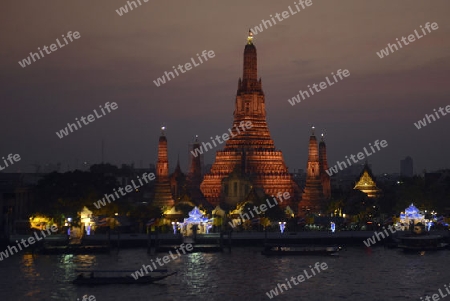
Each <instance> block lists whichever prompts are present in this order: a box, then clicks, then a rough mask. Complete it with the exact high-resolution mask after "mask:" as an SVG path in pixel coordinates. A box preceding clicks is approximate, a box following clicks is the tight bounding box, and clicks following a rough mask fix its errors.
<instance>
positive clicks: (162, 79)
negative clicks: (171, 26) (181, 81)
mask: <svg viewBox="0 0 450 301" xmlns="http://www.w3.org/2000/svg"><path fill="white" fill-rule="evenodd" d="M201 56H202V57H203V59H204V60H205V62H206V61H208V57H209V58H210V59H212V58H213V57H215V56H216V55H215V53H214V51H212V50H209V51H208V53H206V50H203V52H202V55H201ZM197 58H198V60H199V61H200V64H196V63H195V60H194V58H191V62H192V64H193V65H194V67H197V66H200V65H201V64H203V60H202V58H201V57H200V55H199V54H198V53H197ZM172 68H173V71H174V72H175V74H176V75H177V76H180V74H179V73H178V71H177V69H178V70H180V72H181V73H186V72H187V71H189V70H191V69H192V65H191V63H186V64H184V68H186V70H183V65H178V67H177V68H175V66H172ZM169 75H171V76H172V78H170V76H169ZM166 78H167V81H170V80H172V79H175V75H174V74H173V72H172V71H169V72H167V71H166V72H164V74H163V76H162V77H158V79H157V80H154V81H153V82H154V83H155V85H156V86H157V87H159V86H161V85H162V84H165V83H166Z"/></svg>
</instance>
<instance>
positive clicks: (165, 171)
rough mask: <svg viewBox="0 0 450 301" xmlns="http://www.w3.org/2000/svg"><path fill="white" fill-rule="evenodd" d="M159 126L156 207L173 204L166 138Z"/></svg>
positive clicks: (154, 203) (154, 199)
mask: <svg viewBox="0 0 450 301" xmlns="http://www.w3.org/2000/svg"><path fill="white" fill-rule="evenodd" d="M164 130H165V127H162V128H161V136H160V137H159V143H158V162H157V163H156V184H155V196H154V198H153V205H155V206H158V207H170V206H173V205H174V204H175V202H174V200H173V197H172V192H171V189H170V182H169V161H168V159H167V138H166V135H165V133H164Z"/></svg>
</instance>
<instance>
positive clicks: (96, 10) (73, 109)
mask: <svg viewBox="0 0 450 301" xmlns="http://www.w3.org/2000/svg"><path fill="white" fill-rule="evenodd" d="M141 3H142V5H141V6H139V7H137V8H134V9H133V10H132V11H129V12H128V13H125V14H123V15H122V16H119V15H118V13H117V12H116V10H118V9H119V8H120V7H121V6H124V5H126V4H127V2H126V1H124V0H108V1H105V0H103V1H59V0H47V1H25V2H23V1H7V2H6V3H4V4H3V9H2V10H1V12H0V16H1V18H0V19H1V26H0V32H1V36H2V47H1V50H0V52H1V55H0V66H1V68H0V77H1V81H0V93H1V94H0V99H1V112H2V114H1V117H2V118H1V119H0V133H1V138H2V142H1V148H0V150H1V152H0V157H2V156H6V155H8V154H10V153H12V154H19V155H20V156H21V158H22V160H21V161H20V162H18V163H16V164H14V165H13V166H10V167H8V168H7V169H5V170H4V172H17V171H34V168H33V167H32V166H31V164H35V163H36V162H38V163H39V164H41V165H44V164H47V163H53V164H56V163H57V162H61V163H62V167H63V169H62V171H65V170H66V169H67V167H68V166H70V169H73V168H74V167H75V164H76V162H78V164H79V165H81V162H83V161H88V162H89V163H91V164H94V163H100V162H101V141H102V140H104V141H105V152H104V154H105V161H106V162H109V163H112V164H116V165H119V164H122V163H126V164H130V163H132V162H134V163H135V167H141V162H142V166H144V167H147V166H148V165H149V164H150V163H156V160H157V146H158V145H157V144H158V137H159V135H160V127H161V126H162V125H165V126H166V127H167V131H166V135H167V139H168V145H169V160H170V162H169V163H170V169H171V170H172V169H173V168H174V167H175V164H176V160H177V155H178V154H179V156H180V161H181V166H182V169H183V170H184V171H186V168H187V162H188V154H189V152H188V143H189V142H192V141H193V138H194V136H195V135H196V134H197V135H199V138H200V140H201V141H210V139H209V137H210V136H216V135H222V134H223V133H226V132H227V131H228V129H229V128H230V127H231V126H232V122H233V111H234V104H235V96H236V90H237V84H238V79H239V77H242V63H243V51H244V47H245V44H246V41H247V34H248V30H249V28H253V27H255V26H257V25H259V24H260V23H261V20H262V19H264V20H269V18H270V15H275V14H276V13H282V12H283V11H288V7H289V6H291V7H292V8H293V9H294V1H293V0H292V1H290V0H289V1H286V0H282V1H280V0H278V1H269V0H258V1H253V0H250V1H249V0H245V1H236V0H233V1H216V0H209V1H205V0H204V1H197V0H195V1H148V2H144V0H141ZM312 3H313V4H312V5H311V6H309V7H306V8H305V9H302V10H301V11H300V12H298V13H297V14H295V15H291V16H290V17H289V18H288V19H285V20H283V21H282V22H278V21H277V24H275V25H273V26H272V27H269V28H268V29H264V31H263V32H261V33H259V34H257V35H255V37H254V41H253V42H254V45H255V46H256V48H257V51H258V77H261V78H262V85H263V90H264V92H265V96H266V110H267V121H268V125H269V129H270V132H271V136H272V138H273V140H274V142H275V146H276V147H277V149H279V150H281V151H283V156H284V159H285V162H286V164H287V165H288V167H289V171H290V172H293V171H294V169H305V168H306V163H307V157H308V140H309V136H310V133H311V130H310V128H311V126H312V125H314V126H316V128H317V130H316V134H317V136H319V135H320V133H321V132H324V133H325V135H326V136H325V138H326V139H325V140H326V143H327V151H328V163H329V165H334V164H335V163H336V160H340V161H343V160H344V158H345V156H349V155H351V154H357V153H358V152H361V151H362V150H363V148H364V147H367V146H368V144H369V143H372V144H373V143H374V141H375V140H377V139H378V140H386V141H387V142H388V146H387V147H386V148H383V149H381V150H380V151H379V152H377V153H375V154H373V155H372V156H370V157H369V163H370V164H371V165H372V167H373V170H374V172H375V174H379V173H382V172H388V173H393V172H399V167H400V163H399V161H400V159H403V158H404V157H406V156H407V155H410V156H411V157H412V158H413V160H414V170H415V172H416V173H420V172H421V171H422V170H423V169H426V170H427V171H433V170H436V169H439V168H450V158H449V156H448V152H449V149H450V139H449V138H448V137H449V136H448V131H449V129H450V116H441V117H440V119H439V120H436V121H435V122H431V123H430V124H428V125H427V126H426V127H423V128H421V129H420V130H419V129H417V128H416V126H415V125H414V123H417V122H418V120H420V119H423V118H424V117H425V114H432V113H433V109H436V110H437V109H439V108H440V107H444V108H445V107H446V106H447V105H450V100H449V95H450V84H449V79H450V76H449V71H450V60H449V53H450V32H449V31H450V23H449V17H448V15H449V12H450V1H448V0H439V1H436V0H434V1H400V0H396V1H392V0H389V1H388V0H384V1H365V0H348V1H323V0H322V1H314V0H313V1H312ZM427 22H430V23H433V22H436V23H437V24H438V26H439V28H438V29H437V30H431V32H430V33H428V34H427V35H425V36H423V37H422V38H420V39H416V40H415V41H414V42H411V43H410V44H409V45H408V46H403V48H401V49H399V50H398V51H395V52H393V53H390V54H389V56H387V57H384V58H382V59H380V58H379V56H378V55H377V54H376V52H379V51H380V50H381V49H384V48H386V47H387V44H388V43H392V44H393V43H396V38H398V39H401V38H402V37H403V36H405V37H407V36H408V35H410V34H413V33H414V30H417V31H418V32H419V33H421V34H422V31H421V29H420V26H421V25H422V26H424V25H425V24H426V23H427ZM69 31H72V32H76V31H78V32H79V33H80V38H79V39H75V40H73V42H70V41H69V43H68V44H67V45H65V46H64V47H63V48H60V49H58V50H56V51H55V52H52V53H50V54H45V56H44V57H43V58H41V59H39V60H36V62H32V63H31V64H30V65H29V66H27V67H25V68H22V67H21V66H20V65H19V64H18V61H22V60H23V59H25V58H27V57H28V56H29V55H30V52H38V49H37V48H38V47H40V48H41V49H42V48H43V46H45V45H47V46H50V45H51V44H53V43H56V42H55V41H56V39H57V38H59V39H60V41H61V42H62V40H61V36H62V35H67V33H68V32H69ZM422 35H423V34H422ZM203 50H207V51H208V50H213V51H214V53H215V57H214V58H211V59H209V60H208V61H207V62H204V63H203V64H201V65H200V66H197V67H194V68H192V70H190V71H187V72H186V73H184V74H180V76H178V77H176V78H175V79H172V80H171V81H169V82H167V83H166V84H164V85H161V86H160V87H157V86H156V85H155V84H154V83H153V81H154V80H156V79H157V78H158V77H161V76H162V75H163V74H164V72H165V71H173V69H172V66H178V65H179V64H182V65H184V64H185V63H188V62H190V61H191V58H194V59H196V58H197V55H196V54H197V53H201V52H202V51H203ZM338 69H342V70H344V69H348V70H349V72H350V76H349V77H347V78H345V79H344V80H341V81H339V82H338V83H336V84H335V85H333V86H331V87H328V88H327V89H325V90H323V91H321V92H319V93H316V94H315V95H313V96H311V97H309V98H307V99H305V100H303V101H302V102H301V103H298V104H296V105H294V106H291V105H290V104H289V103H288V99H290V98H292V97H294V96H295V95H297V93H299V90H306V89H307V86H308V85H313V84H314V83H316V84H319V83H320V82H322V81H325V77H327V76H329V77H330V76H331V72H334V73H336V71H337V70H338ZM108 101H109V102H116V103H117V104H118V108H117V110H114V111H112V112H111V113H107V114H106V115H105V116H103V117H102V118H100V119H98V120H95V121H93V122H92V123H90V124H88V125H84V126H83V127H82V128H80V129H78V130H76V131H74V132H73V133H70V134H69V135H68V136H66V137H64V138H62V139H60V138H58V137H57V135H56V132H59V131H60V130H61V129H63V128H65V127H66V126H67V123H74V122H75V118H78V119H80V117H81V116H85V117H86V116H88V115H89V114H92V113H93V110H94V109H97V110H98V108H99V106H100V105H102V106H104V104H105V103H106V102H108ZM222 148H223V145H222V146H220V147H218V148H215V149H214V150H213V151H208V152H207V153H206V155H205V160H204V161H205V163H213V161H214V158H215V151H216V150H220V149H222Z"/></svg>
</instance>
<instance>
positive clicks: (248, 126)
mask: <svg viewBox="0 0 450 301" xmlns="http://www.w3.org/2000/svg"><path fill="white" fill-rule="evenodd" d="M252 126H253V124H252V122H251V121H247V122H245V128H244V121H241V123H240V124H239V127H240V128H241V129H242V133H244V132H245V129H247V130H248V129H251V128H252ZM234 128H235V129H236V135H233V131H232V130H231V129H228V132H229V133H230V135H228V134H227V133H224V134H222V136H219V135H216V137H215V138H213V137H210V138H211V142H212V143H213V144H214V147H217V144H216V142H215V141H214V140H216V141H217V142H219V143H220V144H222V143H224V142H225V141H228V140H229V139H230V138H233V137H236V136H237V135H238V134H241V131H240V130H239V128H238V127H237V126H235V127H234ZM230 136H231V137H230ZM220 137H222V139H223V141H221V140H220ZM207 146H209V149H210V150H211V149H212V148H213V147H212V145H211V143H209V142H206V143H205V142H202V145H201V146H200V148H198V147H197V148H195V149H194V150H193V151H191V154H192V155H193V156H194V157H196V158H197V157H198V155H203V152H207V151H208V148H207ZM203 149H204V151H203Z"/></svg>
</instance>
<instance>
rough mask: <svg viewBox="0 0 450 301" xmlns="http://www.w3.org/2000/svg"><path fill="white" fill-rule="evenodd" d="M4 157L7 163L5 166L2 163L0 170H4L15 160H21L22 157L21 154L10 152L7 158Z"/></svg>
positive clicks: (4, 161)
mask: <svg viewBox="0 0 450 301" xmlns="http://www.w3.org/2000/svg"><path fill="white" fill-rule="evenodd" d="M2 159H3V163H5V167H3V166H2V164H1V163H0V171H1V170H4V169H5V168H6V167H8V166H10V165H13V164H14V162H19V161H20V159H21V158H20V155H19V154H15V155H13V154H9V155H8V157H7V158H6V159H5V157H2ZM7 160H8V161H9V163H10V164H8V161H7Z"/></svg>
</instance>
